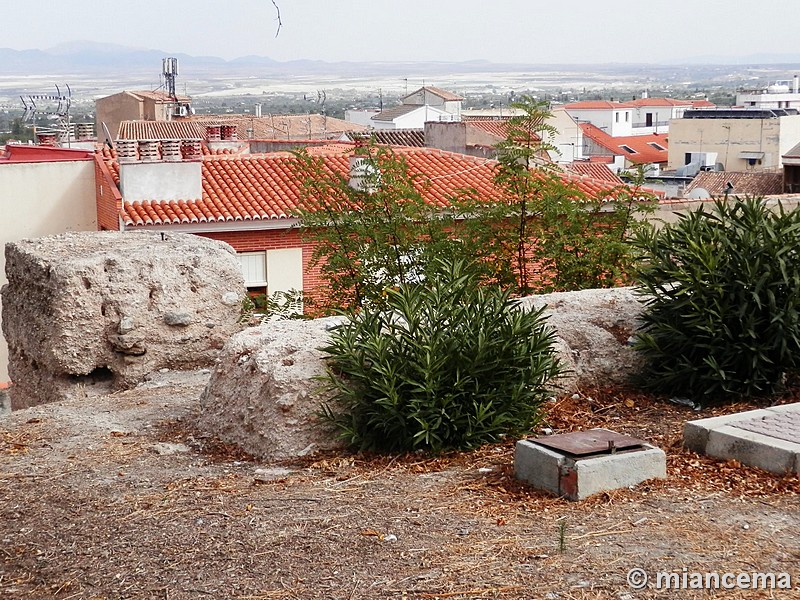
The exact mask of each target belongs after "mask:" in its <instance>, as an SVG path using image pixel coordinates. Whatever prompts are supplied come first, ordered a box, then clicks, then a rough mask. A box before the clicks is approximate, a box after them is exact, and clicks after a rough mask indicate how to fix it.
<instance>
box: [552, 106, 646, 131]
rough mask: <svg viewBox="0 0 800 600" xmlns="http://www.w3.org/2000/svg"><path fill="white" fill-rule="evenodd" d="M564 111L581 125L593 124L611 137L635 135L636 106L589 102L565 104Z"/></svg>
mask: <svg viewBox="0 0 800 600" xmlns="http://www.w3.org/2000/svg"><path fill="white" fill-rule="evenodd" d="M564 110H566V111H567V113H568V114H569V116H570V117H572V118H573V119H575V120H576V121H578V122H579V123H591V124H592V125H594V126H595V127H597V128H598V129H602V130H603V131H605V132H606V133H607V134H608V135H610V136H613V137H626V136H629V135H633V113H634V106H633V105H631V104H630V103H628V102H610V101H608V100H587V101H585V102H573V103H572V104H565V105H564Z"/></svg>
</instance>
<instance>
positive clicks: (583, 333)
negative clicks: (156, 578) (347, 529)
mask: <svg viewBox="0 0 800 600" xmlns="http://www.w3.org/2000/svg"><path fill="white" fill-rule="evenodd" d="M545 305H546V306H547V311H546V314H547V315H549V324H550V325H551V326H552V327H554V328H555V329H556V332H557V341H556V349H557V352H558V356H559V359H560V360H561V362H562V364H563V365H564V367H565V368H566V369H568V372H567V373H566V374H565V375H564V377H562V378H560V380H558V381H556V382H555V384H556V385H557V386H558V389H556V390H554V392H555V393H560V394H563V393H570V394H571V393H573V391H575V390H576V389H579V388H581V387H583V386H591V385H596V384H605V383H609V382H624V381H626V380H627V379H628V378H629V377H630V375H631V374H632V373H633V372H635V371H636V370H637V369H638V366H639V358H638V357H637V356H636V353H635V352H634V350H633V349H632V348H631V346H630V344H629V343H628V341H629V338H630V337H631V335H632V334H633V333H634V331H635V329H636V328H637V327H638V326H639V317H640V315H641V312H642V305H641V304H640V303H639V302H638V300H637V299H636V297H635V295H634V293H633V291H632V290H631V289H630V288H618V289H610V290H583V291H579V292H564V293H558V294H548V295H542V296H531V297H529V298H523V299H522V300H521V308H522V309H523V310H530V309H532V308H534V307H536V308H538V307H541V306H545ZM336 323H337V318H329V319H317V320H314V321H280V322H273V323H264V324H262V325H261V326H259V327H253V328H250V329H246V330H244V331H242V332H241V333H239V334H237V335H236V336H234V337H233V338H232V339H231V340H230V342H229V343H228V344H226V345H225V348H224V349H223V350H222V352H221V354H220V357H219V359H218V361H217V363H216V366H215V368H214V370H213V371H212V373H211V380H210V382H209V385H208V387H207V388H206V390H205V392H204V393H203V397H202V399H201V409H200V414H199V417H198V422H197V424H198V427H199V429H201V430H202V431H205V432H207V433H209V434H211V435H213V436H215V437H217V438H219V439H221V440H223V441H225V442H227V443H230V444H235V445H237V446H239V447H240V448H242V449H244V450H245V451H246V452H248V453H250V454H252V455H254V456H257V457H258V458H260V459H262V460H267V461H281V460H288V459H292V458H296V457H298V456H304V455H306V454H309V453H313V452H316V451H319V450H323V449H331V448H335V447H337V446H338V445H340V444H341V442H340V441H339V440H337V439H336V437H335V435H334V434H333V432H331V431H330V430H326V429H325V428H323V427H321V426H320V422H319V417H318V413H319V410H320V408H321V406H322V404H323V403H324V402H325V401H326V400H329V399H330V397H329V396H327V395H325V394H322V393H321V392H320V380H319V377H320V376H321V375H323V374H324V373H325V354H324V353H323V352H322V351H321V350H319V348H321V347H323V346H325V345H327V344H328V343H329V341H330V328H331V327H332V326H334V325H335V324H336Z"/></svg>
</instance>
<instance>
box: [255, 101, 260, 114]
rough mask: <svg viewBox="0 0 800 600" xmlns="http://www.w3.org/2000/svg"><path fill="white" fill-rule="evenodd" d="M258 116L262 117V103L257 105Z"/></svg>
mask: <svg viewBox="0 0 800 600" xmlns="http://www.w3.org/2000/svg"><path fill="white" fill-rule="evenodd" d="M256 116H257V117H260V116H261V103H260V102H259V103H258V104H256Z"/></svg>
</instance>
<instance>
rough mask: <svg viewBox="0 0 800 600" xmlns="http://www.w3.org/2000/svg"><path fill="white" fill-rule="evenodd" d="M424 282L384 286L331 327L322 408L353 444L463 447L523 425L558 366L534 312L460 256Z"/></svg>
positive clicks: (549, 334) (536, 411)
mask: <svg viewBox="0 0 800 600" xmlns="http://www.w3.org/2000/svg"><path fill="white" fill-rule="evenodd" d="M434 266H435V268H434V269H433V270H432V271H433V276H431V277H430V278H429V279H428V280H427V281H426V282H424V283H422V284H404V285H400V286H399V287H398V288H394V289H388V290H387V292H386V294H387V298H386V303H385V307H384V308H376V307H365V308H364V309H362V310H361V311H360V312H358V313H357V314H355V315H353V316H352V317H350V319H349V320H348V321H346V322H345V323H344V324H342V325H341V326H339V327H338V328H336V329H335V330H334V331H333V333H332V339H331V342H330V344H329V345H328V346H327V347H326V348H325V350H326V351H327V352H328V353H329V354H330V363H329V373H328V379H329V383H330V386H331V388H332V389H333V390H334V391H335V396H336V399H335V401H334V402H332V403H331V404H329V405H327V406H326V408H325V409H324V415H325V416H326V417H327V419H328V420H329V421H331V422H332V423H333V424H334V425H335V426H336V427H337V428H338V430H339V432H340V434H341V436H342V437H343V438H344V439H345V440H346V441H347V442H348V443H349V444H351V445H352V446H355V447H358V448H361V449H370V450H387V451H395V450H411V449H424V450H432V451H439V450H443V449H448V448H469V447H474V446H477V445H480V444H482V443H485V442H491V441H496V440H498V439H499V438H501V437H502V436H503V435H504V434H516V433H520V432H524V431H528V430H529V429H530V428H531V427H532V426H533V425H534V424H535V423H536V422H537V421H538V420H539V418H540V414H541V404H542V402H543V400H544V398H545V397H546V388H545V384H546V383H547V381H548V380H549V379H550V378H552V377H553V376H555V375H557V374H558V371H559V366H558V361H557V359H556V357H555V354H554V349H553V342H554V333H553V331H552V330H551V329H550V328H548V327H547V326H546V324H545V319H544V317H543V316H542V312H541V311H530V312H526V311H523V310H518V309H517V308H515V306H514V304H515V301H514V300H512V299H511V298H510V297H509V293H508V292H503V291H501V290H500V289H499V288H496V287H483V286H481V285H479V276H478V275H477V272H476V270H475V269H474V268H473V267H472V266H471V265H466V264H465V263H464V262H463V261H456V262H450V263H448V262H446V261H443V260H435V261H434Z"/></svg>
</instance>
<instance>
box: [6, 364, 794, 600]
mask: <svg viewBox="0 0 800 600" xmlns="http://www.w3.org/2000/svg"><path fill="white" fill-rule="evenodd" d="M206 378H207V375H206V374H203V373H193V374H175V373H172V374H167V375H163V376H161V377H160V378H156V380H154V381H152V382H150V383H148V384H146V385H144V386H141V387H139V388H137V389H136V390H132V391H128V392H122V393H118V394H115V395H112V396H107V397H103V398H95V399H88V398H87V399H84V400H83V401H71V402H67V403H61V404H51V405H45V406H42V407H38V408H34V409H28V410H25V411H19V412H15V413H13V414H11V415H10V416H6V417H3V418H0V598H4V599H5V598H9V599H16V598H26V599H27V598H32V599H33V598H54V599H63V600H65V599H68V598H75V599H97V600H99V599H112V598H113V599H117V598H154V599H163V600H177V599H185V598H201V599H202V598H213V599H216V598H219V599H228V598H230V599H240V600H244V599H250V600H256V599H268V598H300V599H305V598H330V599H343V600H344V599H356V598H409V599H422V598H431V599H432V598H441V599H445V598H448V599H450V598H453V599H457V600H463V599H468V598H503V599H510V598H546V599H604V598H614V599H617V600H636V599H644V598H668V597H669V598H671V597H681V598H705V597H711V596H712V595H713V596H717V595H719V596H721V597H725V598H748V599H750V598H800V547H799V546H798V544H799V543H800V542H799V541H798V540H799V537H800V536H798V532H800V502H799V500H800V483H798V480H797V478H796V477H788V476H784V477H782V476H777V475H771V474H768V473H765V472H763V471H759V470H756V469H750V468H746V467H742V466H740V465H737V464H734V463H730V462H727V463H726V462H722V461H718V460H714V459H709V458H705V457H701V456H698V455H696V454H694V453H692V452H689V451H687V450H684V449H683V448H682V447H681V430H682V426H683V423H684V421H686V420H689V419H693V418H698V413H695V412H693V411H691V410H690V409H688V408H686V407H681V406H676V405H672V404H669V403H665V402H663V401H659V400H657V399H654V398H651V397H649V396H644V395H641V394H636V393H633V392H628V391H624V390H619V389H615V390H611V389H609V390H584V393H583V394H582V395H581V397H580V398H578V399H573V398H565V399H561V400H559V401H557V402H556V403H555V404H552V405H551V407H550V411H549V417H548V423H547V424H548V425H549V426H550V427H552V428H554V430H555V431H556V432H565V431H571V430H575V429H580V428H587V427H592V426H604V427H609V428H611V429H615V430H617V431H620V432H622V433H627V434H631V435H636V436H639V437H642V438H645V439H647V440H649V441H651V442H653V443H655V444H657V445H659V446H661V447H662V448H664V449H665V450H666V451H667V454H668V471H669V476H668V478H667V479H666V480H663V481H651V482H647V483H644V484H641V485H639V486H637V487H636V488H634V489H630V490H628V489H625V490H621V491H616V492H613V493H607V494H600V495H597V496H594V497H592V498H590V499H588V500H586V501H583V502H580V503H573V502H568V501H565V500H561V499H558V498H554V497H552V496H549V495H546V494H544V493H539V492H536V491H534V490H531V489H529V488H525V487H523V486H520V485H518V484H517V483H516V482H515V481H514V479H513V476H512V462H513V445H512V443H511V442H509V443H507V444H503V445H498V446H493V447H487V448H482V449H480V450H479V451H476V452H472V453H453V454H448V455H445V456H440V457H435V458H430V457H425V456H415V455H411V456H401V457H365V456H358V455H336V456H334V455H330V456H322V457H316V458H314V459H310V460H307V461H305V462H303V463H299V464H290V465H277V466H276V465H263V464H258V463H256V462H253V461H251V460H250V459H249V458H248V457H247V456H243V455H241V454H240V453H238V452H237V451H236V450H235V449H233V448H229V447H225V446H224V445H222V444H219V443H217V442H215V441H214V440H211V439H208V438H205V437H204V436H203V435H202V434H201V433H200V432H198V431H196V430H194V429H193V427H192V425H191V423H192V420H193V414H194V411H196V410H197V405H198V403H197V399H198V397H199V395H200V393H201V391H202V389H203V386H204V385H205V381H206ZM798 396H800V394H798V393H797V392H793V393H792V394H787V395H786V397H785V398H783V400H782V401H793V400H794V401H796V399H797V397H798ZM752 407H753V405H750V404H740V405H737V406H733V407H726V408H721V409H716V410H713V411H704V412H703V413H701V414H700V416H710V415H711V414H721V413H723V412H731V411H735V410H744V409H748V408H752ZM634 567H639V568H642V569H644V570H645V571H647V572H648V573H649V574H651V576H652V575H653V574H654V573H655V572H657V571H676V572H678V573H681V572H682V570H683V568H684V567H685V568H687V569H688V571H689V572H695V571H697V572H705V571H717V572H719V573H725V572H735V573H738V572H744V573H751V572H754V571H762V572H768V571H772V572H777V573H780V572H788V573H790V574H791V576H792V583H793V585H794V589H793V590H771V591H770V590H758V591H757V590H733V591H719V592H717V593H716V594H709V593H708V592H703V591H681V592H678V591H675V590H656V589H654V588H652V587H651V588H646V589H644V590H640V591H637V590H633V589H632V588H630V587H629V586H628V584H627V583H626V574H627V572H628V570H629V569H631V568H634Z"/></svg>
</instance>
